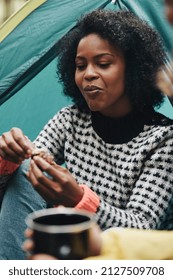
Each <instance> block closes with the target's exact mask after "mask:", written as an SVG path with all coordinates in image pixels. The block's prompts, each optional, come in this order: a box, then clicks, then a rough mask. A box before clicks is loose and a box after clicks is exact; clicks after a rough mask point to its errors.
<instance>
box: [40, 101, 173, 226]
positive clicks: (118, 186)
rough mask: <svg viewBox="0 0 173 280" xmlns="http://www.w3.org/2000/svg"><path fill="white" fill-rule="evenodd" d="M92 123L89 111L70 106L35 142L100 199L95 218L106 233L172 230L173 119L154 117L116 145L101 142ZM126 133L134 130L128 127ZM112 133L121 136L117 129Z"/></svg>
mask: <svg viewBox="0 0 173 280" xmlns="http://www.w3.org/2000/svg"><path fill="white" fill-rule="evenodd" d="M136 122H137V123H138V120H137V118H136ZM93 123H94V121H93V120H92V114H91V113H85V112H81V111H79V110H78V108H77V107H76V106H75V105H71V106H68V107H66V108H63V109H62V110H61V111H60V112H58V113H57V114H56V115H55V116H54V118H53V119H51V120H50V121H49V122H48V124H47V125H46V126H45V127H44V129H43V130H42V131H41V133H40V134H39V136H38V137H37V139H36V140H35V144H36V146H37V147H39V148H45V147H46V148H47V150H48V151H49V152H50V153H52V154H53V155H54V157H55V159H56V162H57V163H58V164H64V163H65V165H66V167H67V168H68V170H69V171H70V172H71V173H72V174H73V176H74V177H75V179H76V180H77V182H78V183H79V184H85V185H87V186H88V187H89V188H91V189H92V190H93V191H94V192H95V193H96V194H97V195H98V196H99V198H100V205H99V207H98V209H97V211H96V219H97V222H98V224H99V225H100V227H101V228H102V229H103V230H105V229H107V228H109V227H131V228H143V229H171V228H173V218H172V217H173V205H172V204H173V202H172V194H173V121H171V120H168V119H167V118H166V117H164V116H162V115H160V114H158V113H155V118H153V120H152V121H150V124H147V121H146V120H144V123H143V124H144V125H142V128H140V131H139V133H137V135H135V136H134V137H132V138H131V139H127V141H126V142H124V143H123V141H121V142H122V143H116V144H115V143H113V144H112V143H109V142H106V141H105V139H102V138H101V137H100V136H99V132H96V130H95V129H94V128H93V126H94V125H93ZM131 125H132V127H134V125H135V124H134V123H131ZM103 126H104V124H103ZM138 126H139V125H138ZM121 127H123V122H122V123H121ZM124 129H125V130H126V129H128V130H129V131H131V130H130V126H129V124H128V127H124ZM108 130H109V129H108ZM113 134H117V135H119V131H117V133H116V126H115V133H113ZM132 136H133V134H132ZM120 139H121V140H122V137H121V136H120ZM114 142H116V140H115V141H114Z"/></svg>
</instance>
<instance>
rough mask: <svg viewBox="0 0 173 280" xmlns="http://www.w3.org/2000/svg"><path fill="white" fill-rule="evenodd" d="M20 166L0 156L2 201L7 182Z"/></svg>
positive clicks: (0, 191)
mask: <svg viewBox="0 0 173 280" xmlns="http://www.w3.org/2000/svg"><path fill="white" fill-rule="evenodd" d="M18 166H19V165H18V164H16V163H14V162H11V161H7V160H5V159H3V158H2V157H0V202H1V201H2V198H3V195H4V193H5V190H6V184H7V182H8V180H9V178H10V177H11V175H12V174H13V172H14V171H15V170H16V169H17V168H18Z"/></svg>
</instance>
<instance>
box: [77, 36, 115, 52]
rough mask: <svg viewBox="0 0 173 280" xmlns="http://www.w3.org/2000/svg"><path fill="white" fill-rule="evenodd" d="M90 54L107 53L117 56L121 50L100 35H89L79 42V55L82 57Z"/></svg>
mask: <svg viewBox="0 0 173 280" xmlns="http://www.w3.org/2000/svg"><path fill="white" fill-rule="evenodd" d="M88 52H92V53H100V52H106V53H111V54H115V53H116V54H117V53H118V52H119V50H118V48H116V47H115V46H114V45H113V44H111V43H110V42H109V41H108V40H106V39H103V38H101V37H100V36H99V35H97V34H89V35H87V36H85V37H83V38H82V39H81V40H80V41H79V44H78V47H77V55H82V54H85V53H88Z"/></svg>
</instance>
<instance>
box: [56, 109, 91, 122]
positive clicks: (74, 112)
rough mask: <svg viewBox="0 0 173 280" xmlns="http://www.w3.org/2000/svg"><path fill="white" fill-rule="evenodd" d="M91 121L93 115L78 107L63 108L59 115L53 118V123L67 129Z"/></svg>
mask: <svg viewBox="0 0 173 280" xmlns="http://www.w3.org/2000/svg"><path fill="white" fill-rule="evenodd" d="M90 119H91V114H90V113H89V112H87V111H86V112H85V111H81V110H80V109H79V108H78V107H77V106H76V105H69V106H66V107H64V108H62V109H61V110H60V111H58V112H57V114H56V115H55V116H54V117H53V118H52V120H51V122H54V123H56V124H57V125H58V126H59V124H60V123H61V124H63V125H65V126H66V127H67V126H68V125H72V124H73V125H74V124H79V123H80V124H81V125H82V124H85V123H88V122H89V121H90Z"/></svg>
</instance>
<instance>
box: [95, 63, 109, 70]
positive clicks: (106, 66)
mask: <svg viewBox="0 0 173 280" xmlns="http://www.w3.org/2000/svg"><path fill="white" fill-rule="evenodd" d="M98 65H99V67H100V68H103V69H105V68H108V67H109V66H110V65H111V63H110V62H107V63H99V64H98Z"/></svg>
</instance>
